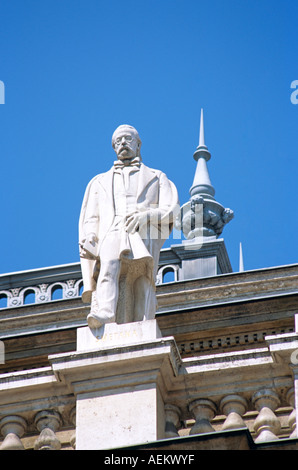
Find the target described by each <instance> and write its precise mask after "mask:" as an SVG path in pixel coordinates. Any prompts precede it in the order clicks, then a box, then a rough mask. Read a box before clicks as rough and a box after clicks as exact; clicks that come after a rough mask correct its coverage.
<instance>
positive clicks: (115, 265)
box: [79, 125, 179, 329]
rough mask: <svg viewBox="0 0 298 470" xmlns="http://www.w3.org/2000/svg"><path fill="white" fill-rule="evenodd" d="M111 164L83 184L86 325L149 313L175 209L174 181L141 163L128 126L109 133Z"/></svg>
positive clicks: (148, 316)
mask: <svg viewBox="0 0 298 470" xmlns="http://www.w3.org/2000/svg"><path fill="white" fill-rule="evenodd" d="M112 146H113V148H114V150H115V152H116V154H117V160H116V161H115V162H114V165H113V167H112V168H111V169H110V170H109V171H107V172H106V173H101V174H99V175H97V176H95V177H94V178H93V179H92V180H91V181H90V183H89V184H88V186H87V189H86V192H85V196H84V200H83V204H82V209H81V215H80V222H79V245H80V257H81V267H82V275H83V282H84V292H83V295H82V300H83V302H85V303H90V302H91V311H90V313H89V314H88V317H87V321H88V325H89V327H90V328H92V329H94V328H99V327H101V326H102V325H103V324H105V323H109V322H116V323H129V322H133V321H142V320H149V319H153V318H154V317H155V313H156V296H155V276H156V272H157V268H158V261H159V254H160V249H161V247H162V245H163V244H164V242H165V239H166V238H167V237H168V236H169V234H170V232H171V230H172V226H173V221H174V217H175V215H176V214H177V211H179V201H178V194H177V190H176V187H175V185H174V184H173V183H172V182H171V181H169V180H168V178H167V177H166V175H165V174H164V173H163V172H161V171H159V170H153V169H151V168H148V167H147V166H145V165H144V164H143V163H142V158H141V154H140V149H141V139H140V137H139V134H138V132H137V131H136V129H135V128H134V127H132V126H128V125H122V126H119V127H118V128H117V129H116V130H115V132H114V134H113V137H112Z"/></svg>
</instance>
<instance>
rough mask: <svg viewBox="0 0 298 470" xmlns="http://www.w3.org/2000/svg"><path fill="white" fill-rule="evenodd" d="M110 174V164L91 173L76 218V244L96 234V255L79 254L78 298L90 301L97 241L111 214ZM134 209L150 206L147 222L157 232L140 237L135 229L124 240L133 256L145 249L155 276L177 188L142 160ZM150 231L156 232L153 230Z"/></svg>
mask: <svg viewBox="0 0 298 470" xmlns="http://www.w3.org/2000/svg"><path fill="white" fill-rule="evenodd" d="M113 175H114V167H112V168H111V169H110V170H109V171H107V172H106V173H101V174H99V175H97V176H95V177H94V178H93V179H92V180H91V181H90V183H89V184H88V186H87V188H86V191H85V195H84V199H83V203H82V209H81V214H80V220H79V245H80V246H83V245H84V241H85V240H86V238H87V237H88V235H90V234H91V233H94V234H96V236H97V238H98V243H97V247H96V251H97V252H96V259H93V260H92V259H87V258H83V257H82V255H81V266H82V275H83V282H84V294H83V296H82V299H83V301H84V302H89V301H90V297H91V292H92V291H94V290H95V289H96V279H95V275H94V273H95V271H96V270H95V268H96V267H97V268H98V264H100V257H101V245H102V243H103V240H104V239H105V238H106V237H107V236H108V233H109V230H110V229H111V227H112V225H113V222H114V218H115V209H114V197H113ZM136 210H137V211H140V212H142V211H148V210H150V212H151V215H154V216H155V217H151V218H150V222H151V224H152V223H153V224H154V223H155V225H156V227H155V228H156V229H157V231H158V234H159V236H153V237H150V236H147V237H143V238H142V237H141V235H140V234H139V233H138V232H136V233H135V234H134V235H133V236H132V235H130V234H129V235H128V240H127V241H126V243H128V244H130V245H131V246H133V247H134V250H133V251H134V252H135V253H138V254H137V255H136V256H139V257H141V256H146V253H147V254H148V255H149V256H151V257H152V258H153V271H154V276H155V274H156V270H157V267H158V261H159V253H160V249H161V247H162V245H163V244H164V242H165V239H166V238H167V236H168V235H169V233H170V231H171V230H172V226H173V219H174V217H175V215H176V214H177V212H178V211H179V200H178V193H177V189H176V187H175V185H174V184H173V183H172V182H171V181H170V180H169V179H168V178H167V176H166V175H165V174H164V173H163V172H162V171H160V170H155V169H151V168H149V167H147V166H146V165H144V164H143V163H141V164H140V170H139V179H138V190H137V197H136ZM154 221H155V222H154ZM156 221H157V222H156ZM151 233H152V232H151ZM153 233H154V234H156V230H155V232H153ZM164 233H165V234H166V236H165V237H164V236H163V234H164Z"/></svg>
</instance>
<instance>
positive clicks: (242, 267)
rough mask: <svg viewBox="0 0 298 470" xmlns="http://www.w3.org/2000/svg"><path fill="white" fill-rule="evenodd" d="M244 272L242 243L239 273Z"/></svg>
mask: <svg viewBox="0 0 298 470" xmlns="http://www.w3.org/2000/svg"><path fill="white" fill-rule="evenodd" d="M243 271H244V263H243V252H242V243H241V242H240V246H239V272H240V273H242V272H243Z"/></svg>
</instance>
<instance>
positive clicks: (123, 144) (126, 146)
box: [112, 124, 142, 160]
mask: <svg viewBox="0 0 298 470" xmlns="http://www.w3.org/2000/svg"><path fill="white" fill-rule="evenodd" d="M141 145H142V142H141V139H140V136H139V134H138V131H137V130H136V129H135V128H134V127H132V126H129V125H128V124H122V125H121V126H119V127H117V129H116V130H115V132H114V134H113V136H112V147H113V149H114V150H115V152H116V154H117V157H118V158H119V160H131V159H132V158H135V157H138V156H140V150H141Z"/></svg>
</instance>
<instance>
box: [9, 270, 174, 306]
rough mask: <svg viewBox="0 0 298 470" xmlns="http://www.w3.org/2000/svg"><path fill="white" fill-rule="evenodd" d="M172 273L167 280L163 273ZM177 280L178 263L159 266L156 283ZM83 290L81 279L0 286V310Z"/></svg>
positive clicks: (69, 296) (70, 296)
mask: <svg viewBox="0 0 298 470" xmlns="http://www.w3.org/2000/svg"><path fill="white" fill-rule="evenodd" d="M169 273H172V275H173V276H172V277H173V278H170V280H169V281H167V280H166V278H165V275H166V274H169ZM177 280H178V265H174V264H170V265H164V266H162V267H160V268H159V270H158V273H157V278H156V284H157V285H159V284H163V283H165V282H171V281H177ZM82 290H83V280H82V279H81V278H79V279H66V280H64V281H61V280H55V281H54V282H50V283H42V284H34V283H33V282H32V281H31V284H29V285H26V286H21V285H20V286H17V287H13V288H10V289H1V288H0V310H1V309H4V308H18V307H22V306H23V305H30V304H44V303H47V302H52V301H53V300H70V299H75V298H78V297H81V295H82Z"/></svg>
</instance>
